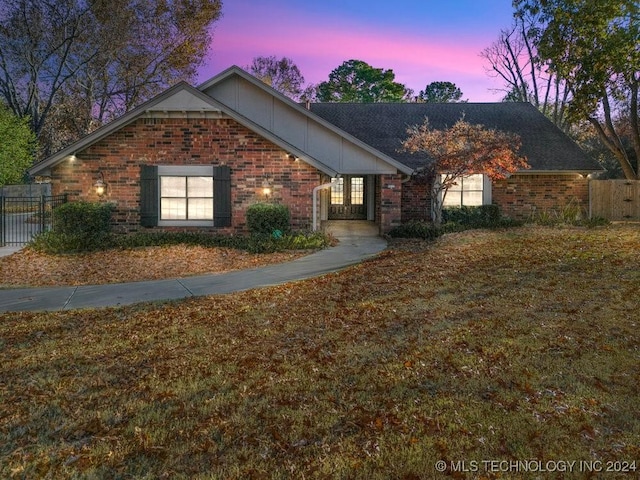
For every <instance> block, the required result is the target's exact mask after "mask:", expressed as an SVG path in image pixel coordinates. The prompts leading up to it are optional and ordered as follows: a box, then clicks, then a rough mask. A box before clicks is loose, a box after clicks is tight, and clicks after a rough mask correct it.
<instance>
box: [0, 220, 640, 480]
mask: <svg viewBox="0 0 640 480" xmlns="http://www.w3.org/2000/svg"><path fill="white" fill-rule="evenodd" d="M408 243H409V245H407V244H406V243H404V244H402V243H400V242H396V241H394V242H393V243H392V244H391V245H390V248H389V250H388V251H386V252H385V253H384V254H382V255H380V256H378V257H376V258H374V259H371V260H369V261H366V262H365V263H363V264H360V265H357V266H354V267H351V268H348V269H346V270H344V271H341V272H338V273H332V274H328V275H325V276H322V277H318V278H314V279H310V280H306V281H301V282H295V283H289V284H286V285H278V286H275V287H270V288H263V289H256V290H251V291H246V292H242V293H237V294H233V295H221V296H211V297H205V298H192V299H189V300H185V301H176V302H168V303H166V304H147V305H136V306H130V307H125V308H111V309H103V310H82V311H72V312H57V313H46V314H37V313H16V314H6V315H2V316H0V319H1V321H0V365H2V368H3V370H2V376H0V397H1V398H2V399H3V402H2V403H0V431H3V432H7V433H6V442H4V443H0V476H5V477H9V476H11V475H15V476H18V477H26V478H31V477H34V478H38V477H42V476H47V475H48V476H50V477H56V478H76V477H87V478H88V477H92V478H101V477H108V476H114V475H115V476H121V477H135V476H139V475H140V472H144V474H145V475H148V476H151V477H158V478H161V477H162V476H163V475H164V474H165V473H166V476H168V477H176V478H198V476H199V475H200V476H203V475H205V476H206V475H207V474H209V473H211V472H212V471H213V470H215V474H214V475H218V476H219V477H220V478H230V479H235V478H269V477H270V476H271V477H281V478H288V477H296V478H302V477H306V478H431V477H432V476H433V475H432V474H433V473H434V464H435V462H436V461H437V460H439V459H447V460H450V461H459V460H461V459H465V458H467V459H470V458H473V459H492V458H496V459H497V458H509V459H514V460H527V459H548V458H550V457H551V458H556V459H564V458H566V459H569V458H576V459H579V460H580V459H584V460H588V459H591V458H598V459H601V460H603V462H604V461H607V460H621V459H633V458H638V455H639V454H640V450H639V449H638V439H639V438H640V421H639V420H638V416H637V405H638V402H639V401H640V398H639V396H638V395H639V392H638V388H637V385H638V384H639V383H640V373H639V371H638V368H637V367H638V346H639V345H640V333H639V331H638V328H637V323H638V320H637V318H638V315H637V298H636V297H635V296H632V295H633V294H637V287H638V285H640V273H639V272H638V265H639V264H640V236H639V234H638V229H637V228H634V227H632V226H612V227H609V228H606V229H597V230H595V231H590V230H582V229H533V228H523V229H518V230H508V231H500V232H491V231H477V232H464V233H456V234H454V235H447V236H445V237H442V238H441V239H440V240H438V241H437V242H434V243H429V244H424V243H423V244H419V245H418V244H417V243H415V242H408ZM576 246H578V248H579V249H580V252H582V253H581V256H582V259H575V260H574V257H578V255H577V254H576V250H575V248H576ZM114 472H115V473H114ZM167 472H168V473H167ZM458 473H460V472H458ZM461 475H462V474H461ZM460 478H465V477H464V475H462V476H461V477H460ZM504 478H512V477H509V475H508V474H505V476H504ZM612 478H618V477H615V476H614V477H612Z"/></svg>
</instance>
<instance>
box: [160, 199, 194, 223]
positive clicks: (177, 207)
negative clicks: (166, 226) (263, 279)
mask: <svg viewBox="0 0 640 480" xmlns="http://www.w3.org/2000/svg"><path fill="white" fill-rule="evenodd" d="M160 218H161V219H162V220H186V219H187V200H186V199H185V198H163V199H161V201H160Z"/></svg>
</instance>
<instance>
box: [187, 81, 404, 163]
mask: <svg viewBox="0 0 640 480" xmlns="http://www.w3.org/2000/svg"><path fill="white" fill-rule="evenodd" d="M245 75H248V74H244V75H243V74H238V73H236V74H227V75H223V74H221V75H220V76H219V77H220V78H218V79H217V80H216V78H214V79H212V81H210V82H208V83H206V84H204V85H203V86H201V87H199V88H200V89H201V90H202V91H203V92H204V93H205V94H206V95H208V96H210V97H211V98H213V99H214V100H216V101H218V102H220V103H221V104H223V105H224V106H226V107H228V108H229V109H231V110H233V111H235V112H237V113H238V114H240V115H241V116H242V117H244V118H246V119H248V120H249V121H251V122H253V123H255V124H256V125H258V126H259V127H261V128H262V129H264V130H265V131H267V132H269V133H271V134H272V135H274V136H275V137H278V138H280V139H282V140H284V141H285V142H286V143H287V144H289V145H290V146H291V147H292V148H291V150H292V151H291V153H292V154H294V155H296V156H299V157H300V158H302V160H305V161H308V163H310V164H313V163H314V160H315V161H316V162H319V163H320V164H322V165H325V166H326V167H328V168H329V169H330V170H333V171H335V172H338V173H340V174H372V175H376V174H396V173H398V172H399V171H400V172H402V173H410V172H411V171H410V169H408V167H406V166H404V165H402V164H400V163H399V162H396V161H395V160H394V159H392V158H389V157H387V156H386V155H385V154H382V153H381V152H378V151H377V150H374V149H372V148H371V147H369V146H368V145H366V144H364V143H362V142H360V141H359V140H357V139H356V138H355V137H353V138H352V137H351V136H350V135H349V134H347V133H346V132H343V131H341V130H339V129H337V128H335V127H334V126H330V125H329V124H328V123H327V122H325V121H324V120H322V119H321V118H319V117H317V116H316V115H314V114H313V113H311V112H309V111H307V110H305V109H304V108H302V107H300V106H298V105H297V104H295V103H293V102H292V101H291V100H289V99H287V98H285V97H283V96H282V95H280V94H279V93H277V92H275V91H272V90H271V89H270V87H267V86H263V85H257V84H256V83H255V81H251V80H250V79H249V78H246V77H245ZM254 80H255V79H254ZM321 170H326V169H322V168H321Z"/></svg>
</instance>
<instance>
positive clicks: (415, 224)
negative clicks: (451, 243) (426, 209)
mask: <svg viewBox="0 0 640 480" xmlns="http://www.w3.org/2000/svg"><path fill="white" fill-rule="evenodd" d="M442 234H443V231H442V229H441V228H438V227H436V226H435V225H434V224H433V223H430V222H421V221H412V222H407V223H403V224H402V225H400V226H398V227H395V228H394V229H392V230H391V231H390V232H389V236H390V237H393V238H421V239H423V240H435V239H436V238H438V237H439V236H440V235H442Z"/></svg>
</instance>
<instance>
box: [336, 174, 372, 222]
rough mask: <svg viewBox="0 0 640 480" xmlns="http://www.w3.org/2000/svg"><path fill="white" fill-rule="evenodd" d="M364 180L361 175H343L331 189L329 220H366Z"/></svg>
mask: <svg viewBox="0 0 640 480" xmlns="http://www.w3.org/2000/svg"><path fill="white" fill-rule="evenodd" d="M365 186H366V179H365V177H364V176H362V175H345V176H343V177H340V178H339V179H338V180H337V181H336V182H334V185H333V186H332V187H331V200H330V204H329V220H366V219H367V202H366V188H365Z"/></svg>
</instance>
